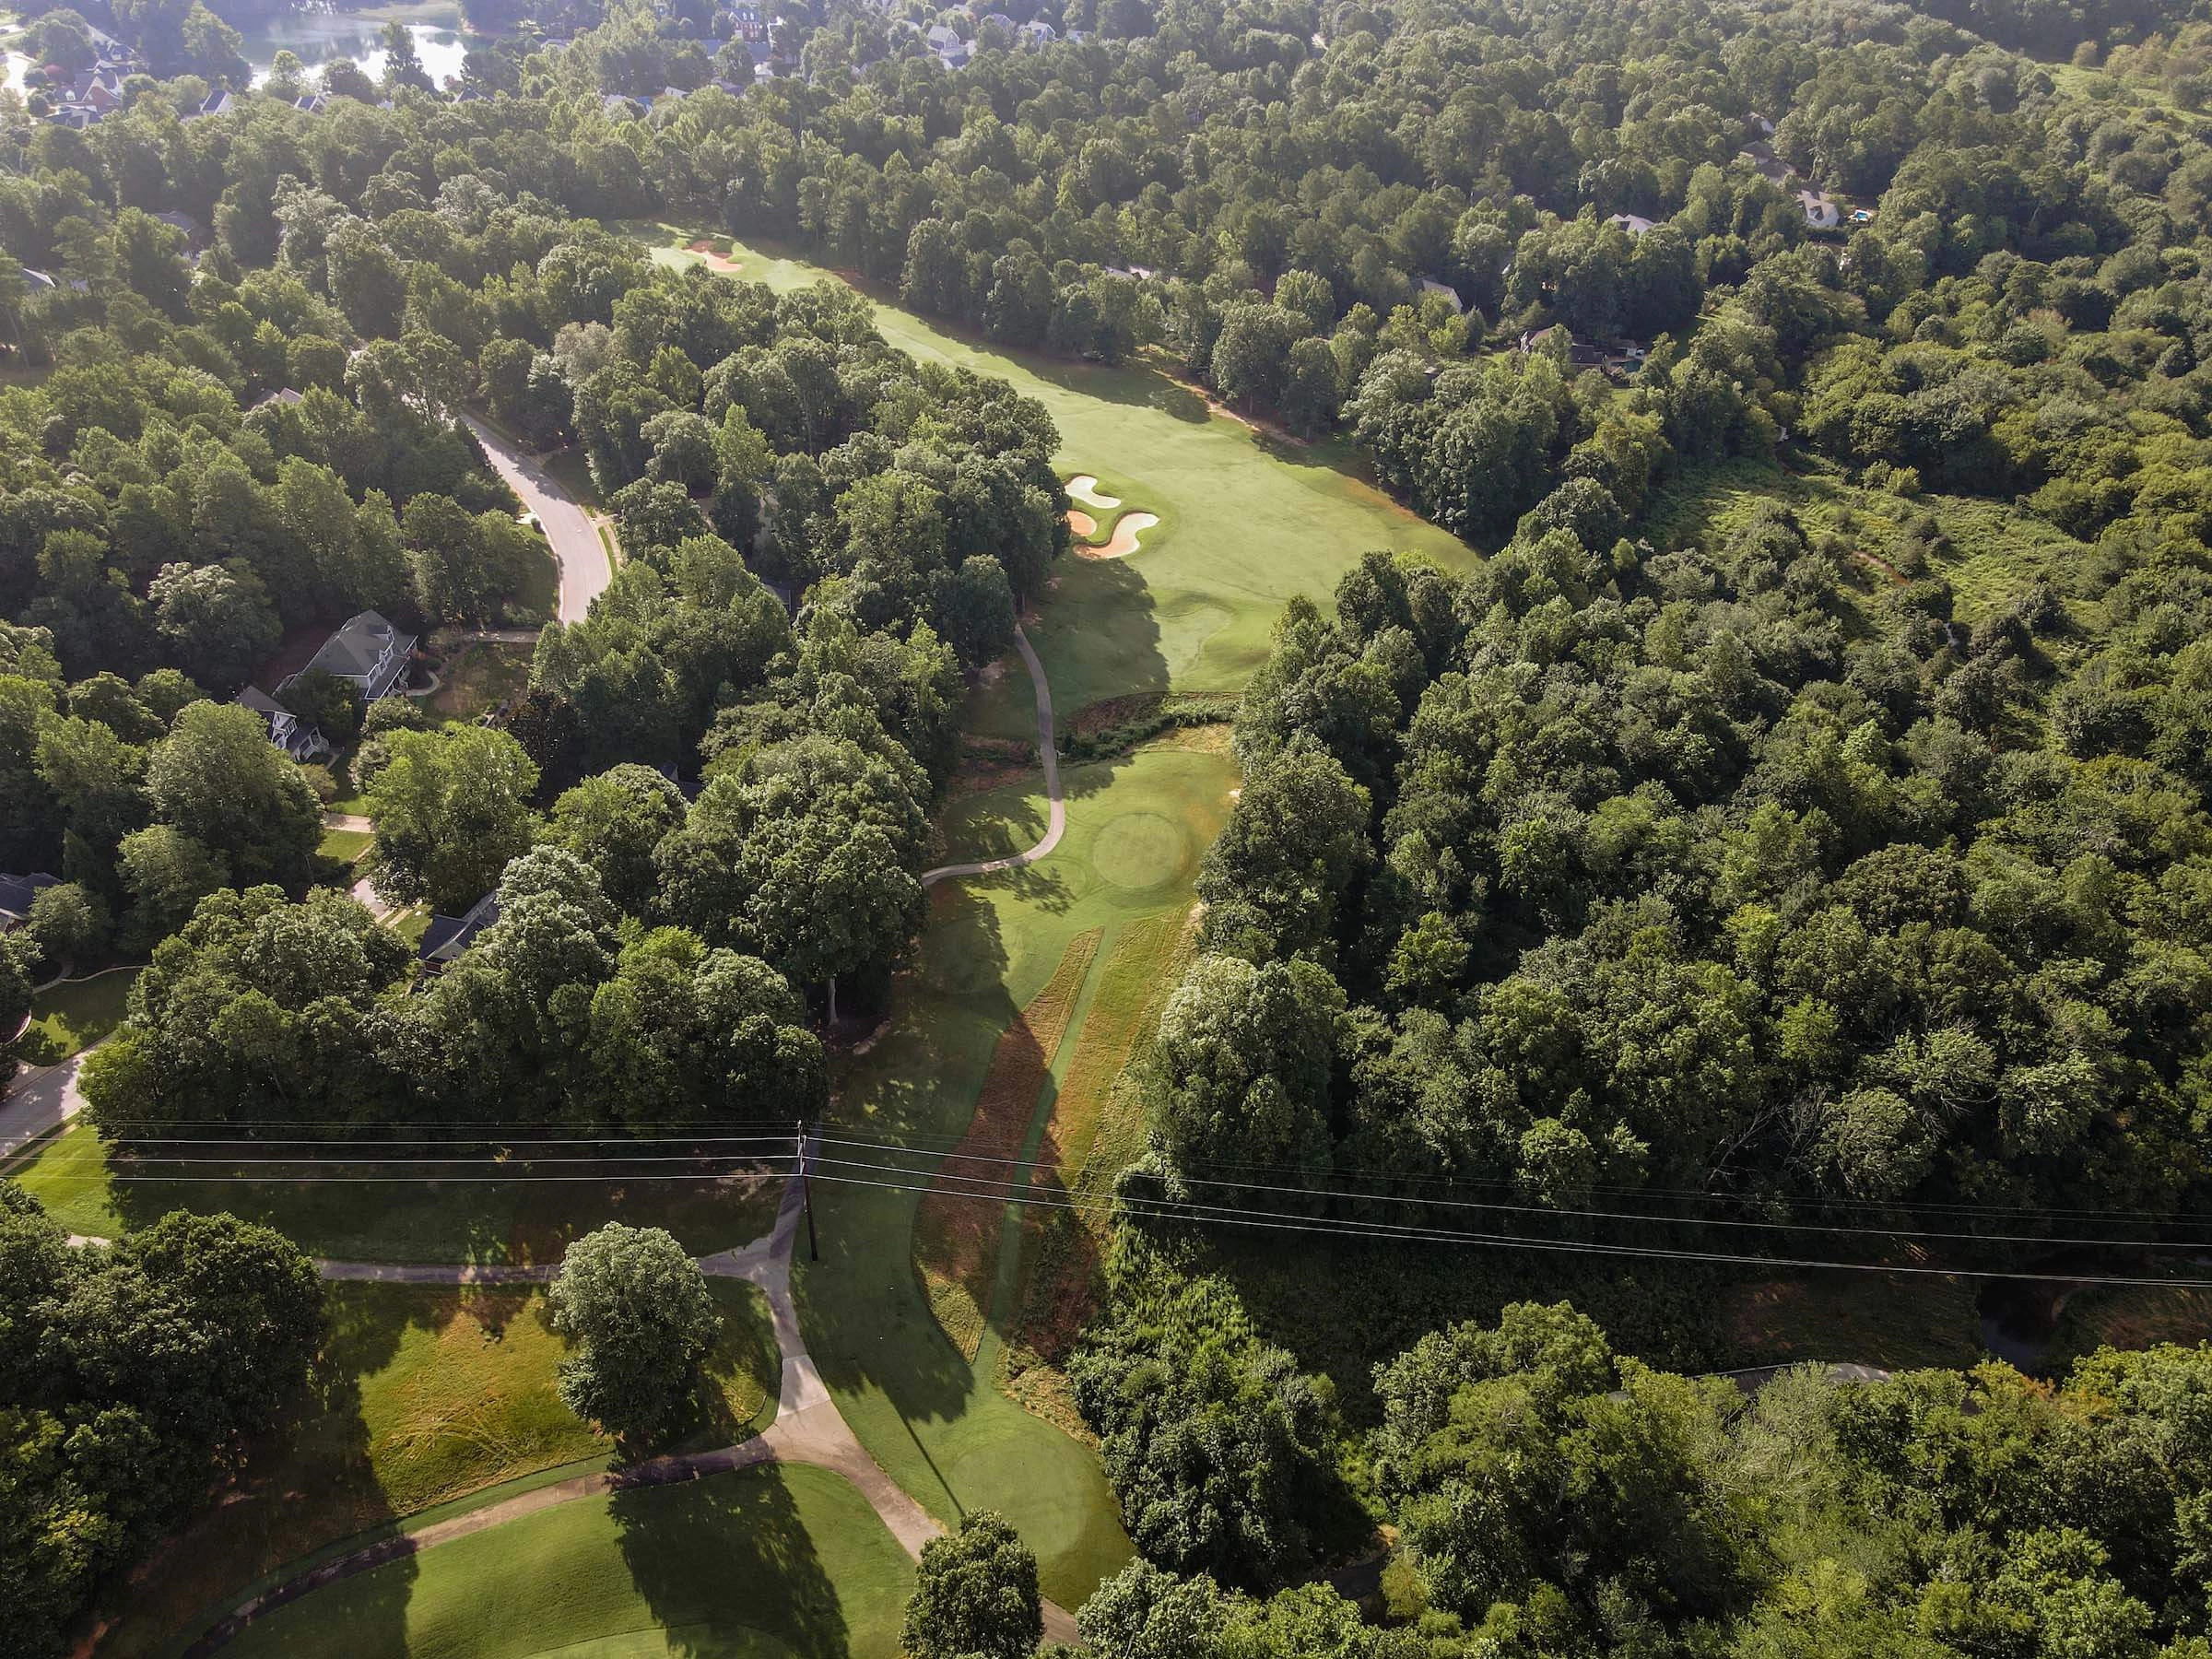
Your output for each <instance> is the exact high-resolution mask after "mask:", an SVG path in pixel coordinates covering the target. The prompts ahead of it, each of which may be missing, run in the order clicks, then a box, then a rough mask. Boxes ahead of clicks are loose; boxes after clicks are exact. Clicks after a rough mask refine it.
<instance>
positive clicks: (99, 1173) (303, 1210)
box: [16, 1123, 779, 1263]
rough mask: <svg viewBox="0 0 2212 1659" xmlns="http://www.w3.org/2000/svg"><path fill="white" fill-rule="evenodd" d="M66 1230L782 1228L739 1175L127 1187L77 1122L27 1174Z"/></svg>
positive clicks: (719, 1232)
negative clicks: (182, 1221) (181, 1217)
mask: <svg viewBox="0 0 2212 1659" xmlns="http://www.w3.org/2000/svg"><path fill="white" fill-rule="evenodd" d="M16 1179H17V1180H18V1181H19V1182H22V1184H23V1185H24V1186H25V1187H26V1188H28V1189H29V1191H30V1192H31V1193H33V1194H36V1195H37V1197H38V1198H39V1200H40V1202H41V1203H42V1204H44V1205H45V1206H46V1207H47V1209H48V1210H49V1211H50V1212H51V1213H52V1214H53V1217H54V1218H55V1219H57V1220H59V1221H60V1222H61V1223H62V1224H63V1225H64V1226H65V1227H66V1228H68V1229H69V1230H71V1231H72V1232H79V1233H88V1234H90V1235H92V1236H93V1237H95V1238H112V1237H114V1236H115V1235H116V1234H118V1233H120V1232H123V1231H125V1230H128V1229H129V1228H131V1227H133V1226H136V1225H140V1224H142V1223H144V1222H146V1221H149V1220H151V1219H153V1218H155V1217H157V1216H159V1215H161V1214H163V1213H164V1212H166V1211H168V1210H171V1209H190V1210H200V1211H210V1212H212V1211H217V1210H229V1211H230V1212H231V1213H232V1214H234V1215H240V1216H243V1217H245V1218H247V1219H248V1220H250V1221H259V1222H263V1223H265V1225H267V1226H270V1227H273V1228H275V1229H277V1231H279V1232H281V1233H284V1234H285V1235H286V1236H288V1238H290V1239H291V1240H292V1241H294V1242H296V1243H298V1244H299V1245H300V1248H301V1249H303V1250H306V1251H309V1252H311V1253H313V1254H316V1255H321V1256H330V1257H335V1258H338V1259H341V1260H350V1261H368V1262H480V1263H492V1262H544V1261H557V1260H559V1257H560V1253H561V1252H562V1251H563V1250H564V1249H566V1248H567V1246H568V1241H570V1240H571V1239H573V1238H575V1237H576V1236H577V1235H579V1234H581V1233H585V1232H589V1231H591V1230H592V1229H594V1228H595V1227H599V1226H601V1225H603V1224H604V1223H606V1222H608V1221H627V1222H629V1223H630V1224H631V1225H633V1226H651V1227H665V1228H667V1229H668V1230H670V1231H671V1232H673V1233H675V1234H676V1236H677V1238H678V1239H679V1240H681V1241H683V1243H684V1245H685V1247H686V1248H687V1249H688V1250H689V1251H691V1252H692V1253H693V1254H695V1255H706V1254H709V1253H712V1252H714V1251H718V1250H727V1249H731V1248H733V1247H735V1246H736V1245H739V1244H747V1243H750V1242H751V1241H753V1240H755V1239H757V1238H759V1237H760V1236H761V1235H762V1234H764V1233H766V1232H767V1231H768V1230H769V1229H770V1228H771V1226H772V1225H774V1222H775V1213H776V1204H777V1201H778V1198H779V1193H778V1191H777V1189H776V1186H775V1185H774V1183H773V1182H760V1181H757V1180H754V1179H752V1178H750V1177H745V1176H733V1177H730V1178H728V1179H727V1180H700V1181H661V1180H644V1179H641V1180H638V1181H635V1182H605V1181H445V1182H434V1181H390V1182H353V1181H346V1182H272V1181H253V1182H247V1181H218V1180H206V1181H194V1182H159V1181H129V1182H122V1181H118V1180H116V1179H115V1175H114V1171H112V1169H111V1168H110V1166H109V1161H108V1155H107V1151H106V1149H105V1148H104V1147H102V1146H101V1144H100V1137H99V1136H98V1135H95V1134H94V1133H93V1131H92V1130H91V1129H90V1128H89V1127H88V1126H87V1125H85V1124H81V1123H75V1124H71V1125H70V1126H69V1127H68V1128H66V1129H65V1130H64V1131H63V1132H62V1133H61V1134H60V1135H56V1136H54V1137H53V1139H52V1140H49V1141H47V1142H46V1143H44V1145H42V1146H41V1147H40V1148H39V1150H38V1154H37V1156H36V1157H35V1158H33V1159H31V1161H30V1162H29V1164H27V1165H25V1166H24V1167H23V1168H22V1169H20V1170H18V1171H17V1172H16Z"/></svg>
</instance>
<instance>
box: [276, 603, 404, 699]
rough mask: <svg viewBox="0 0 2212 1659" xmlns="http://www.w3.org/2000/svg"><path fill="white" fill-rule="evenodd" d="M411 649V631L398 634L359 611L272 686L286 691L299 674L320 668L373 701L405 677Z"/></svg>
mask: <svg viewBox="0 0 2212 1659" xmlns="http://www.w3.org/2000/svg"><path fill="white" fill-rule="evenodd" d="M414 649H415V636H414V635H413V634H408V633H401V632H400V631H399V629H396V628H394V626H393V625H392V624H391V623H390V622H388V621H386V620H385V619H384V618H382V617H380V616H379V615H377V613H376V612H374V611H363V612H361V613H360V614H359V616H357V617H353V618H348V619H347V622H346V624H345V626H343V627H342V628H340V629H338V630H337V631H336V632H335V633H334V634H332V635H331V636H330V638H329V639H327V640H325V641H323V649H322V650H320V651H318V652H316V653H315V654H314V655H313V656H312V658H310V659H309V661H308V665H307V666H306V667H305V668H302V669H301V670H300V673H299V674H294V675H288V676H287V677H285V678H284V679H283V680H282V681H281V682H280V683H279V684H278V685H277V690H279V691H285V690H288V689H289V688H291V687H292V686H293V685H294V684H296V683H297V682H298V681H299V679H300V675H305V674H312V673H313V672H314V671H315V670H316V669H318V668H320V669H321V670H322V671H323V672H324V673H325V674H328V675H332V676H334V677H336V678H338V679H342V680H347V681H349V682H351V684H352V686H353V688H354V689H355V690H357V691H359V693H360V694H361V700H362V701H363V702H374V701H375V700H377V699H378V698H380V697H382V696H383V695H384V694H385V693H386V692H388V691H390V690H391V689H392V688H394V687H395V686H397V685H398V684H399V683H400V682H401V681H402V680H404V679H406V677H407V657H408V655H409V654H410V653H412V652H413V651H414Z"/></svg>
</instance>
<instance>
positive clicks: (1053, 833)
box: [922, 622, 1067, 887]
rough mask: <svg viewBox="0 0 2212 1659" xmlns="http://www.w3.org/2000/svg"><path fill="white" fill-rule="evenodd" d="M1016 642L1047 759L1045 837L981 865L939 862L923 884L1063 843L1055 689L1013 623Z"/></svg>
mask: <svg viewBox="0 0 2212 1659" xmlns="http://www.w3.org/2000/svg"><path fill="white" fill-rule="evenodd" d="M1014 643H1015V644H1016V645H1017V646H1018V647H1019V648H1020V651H1021V664H1022V666H1023V667H1025V668H1027V669H1028V670H1029V671H1030V682H1031V683H1032V684H1033V685H1035V686H1036V688H1037V753H1038V754H1039V755H1040V756H1041V757H1042V759H1043V760H1044V795H1045V800H1046V802H1047V803H1048V810H1047V813H1046V817H1045V825H1044V839H1043V840H1042V841H1039V842H1038V843H1037V844H1036V845H1035V846H1033V847H1031V848H1030V850H1029V851H1028V852H1027V853H1013V854H1011V855H1010V856H1008V857H1006V858H986V859H984V860H983V861H982V863H980V864H952V865H938V866H937V867H936V868H935V869H934V870H924V872H923V873H922V885H923V886H924V887H934V886H935V884H936V883H938V882H940V881H943V880H945V879H946V878H947V877H951V876H988V875H990V874H991V873H992V872H993V871H994V870H1018V869H1019V868H1021V866H1022V865H1033V864H1035V863H1036V862H1037V861H1038V860H1039V859H1041V858H1042V857H1044V856H1045V854H1047V853H1050V852H1051V851H1052V850H1053V848H1054V847H1056V846H1058V845H1059V844H1060V837H1061V836H1062V835H1064V834H1065V833H1066V830H1067V799H1066V797H1065V795H1063V794H1061V793H1060V757H1059V754H1058V752H1057V751H1056V750H1055V749H1054V748H1053V688H1052V687H1051V686H1050V685H1048V684H1047V683H1046V682H1045V677H1044V665H1043V664H1042V663H1041V662H1039V661H1038V660H1037V651H1036V648H1035V647H1034V646H1032V645H1031V644H1030V636H1029V635H1028V634H1026V633H1024V632H1023V631H1022V630H1021V624H1020V623H1018V622H1017V623H1016V624H1015V625H1014Z"/></svg>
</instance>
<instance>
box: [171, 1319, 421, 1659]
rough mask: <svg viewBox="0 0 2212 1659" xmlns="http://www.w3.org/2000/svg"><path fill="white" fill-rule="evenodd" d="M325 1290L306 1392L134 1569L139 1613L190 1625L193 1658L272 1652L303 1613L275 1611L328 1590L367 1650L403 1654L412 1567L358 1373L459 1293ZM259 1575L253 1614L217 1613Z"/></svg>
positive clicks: (368, 1370)
mask: <svg viewBox="0 0 2212 1659" xmlns="http://www.w3.org/2000/svg"><path fill="white" fill-rule="evenodd" d="M328 1290H329V1288H326V1297H325V1304H324V1305H325V1309H326V1315H327V1318H328V1320H329V1324H328V1327H327V1331H326V1334H325V1335H324V1343H323V1347H322V1351H321V1352H320V1353H319V1354H318V1355H317V1357H316V1359H315V1362H314V1365H313V1367H312V1369H311V1371H309V1374H308V1379H307V1383H306V1386H305V1387H304V1388H303V1389H302V1390H301V1391H300V1394H298V1395H297V1396H296V1397H295V1398H294V1400H293V1401H292V1402H291V1403H290V1404H289V1405H288V1406H287V1407H286V1409H285V1411H284V1413H283V1415H282V1416H281V1417H280V1418H278V1420H277V1422H276V1423H275V1424H273V1425H272V1426H271V1428H270V1430H268V1431H267V1432H266V1433H265V1434H263V1435H261V1436H258V1437H256V1439H255V1440H254V1441H253V1443H252V1444H250V1445H249V1446H248V1448H247V1450H246V1453H245V1458H244V1462H243V1465H242V1466H241V1469H240V1471H239V1473H238V1475H237V1477H235V1478H234V1479H233V1480H232V1481H231V1483H230V1484H229V1487H228V1488H226V1489H225V1490H224V1491H223V1492H222V1493H221V1494H220V1495H219V1497H218V1498H217V1499H216V1500H215V1501H214V1504H213V1506H212V1507H211V1508H209V1509H207V1510H205V1511H203V1512H201V1513H200V1514H199V1515H197V1516H196V1517H195V1518H194V1520H193V1521H192V1523H191V1524H188V1525H187V1526H185V1527H184V1528H182V1530H180V1531H179V1532H178V1533H176V1534H175V1535H172V1536H171V1539H170V1540H169V1541H168V1543H167V1544H166V1545H165V1546H164V1547H163V1548H162V1549H161V1551H160V1552H159V1554H157V1555H156V1556H155V1557H154V1558H153V1559H151V1560H149V1561H148V1562H147V1564H146V1566H145V1567H144V1568H143V1569H141V1570H140V1571H138V1573H137V1574H135V1581H134V1583H133V1586H132V1594H131V1601H132V1606H133V1612H134V1615H135V1616H137V1617H144V1618H148V1619H149V1620H152V1621H155V1622H158V1623H160V1624H165V1625H168V1626H170V1627H171V1628H173V1629H178V1630H197V1631H199V1634H198V1635H197V1636H196V1637H195V1639H194V1641H192V1643H191V1644H190V1646H189V1647H187V1648H186V1649H185V1650H184V1651H185V1652H186V1653H188V1654H195V1655H196V1654H199V1653H212V1652H213V1651H215V1649H216V1648H218V1647H223V1646H225V1645H226V1644H229V1643H232V1642H233V1641H237V1643H238V1649H237V1651H242V1652H249V1653H250V1652H253V1651H254V1650H255V1649H256V1647H258V1646H260V1645H261V1637H262V1635H263V1634H265V1635H266V1636H267V1637H268V1638H269V1641H268V1643H267V1651H269V1652H273V1653H276V1652H284V1651H287V1647H288V1642H287V1640H286V1639H285V1638H283V1637H282V1636H281V1634H280V1632H281V1631H283V1630H286V1629H288V1628H298V1627H297V1626H296V1625H295V1623H294V1621H295V1620H298V1619H300V1618H305V1617H307V1616H306V1615H287V1614H285V1613H284V1612H283V1611H282V1610H283V1609H284V1608H286V1607H288V1606H291V1605H292V1604H293V1603H295V1602H298V1601H300V1600H301V1599H302V1598H304V1597H305V1596H307V1595H309V1594H313V1593H314V1592H316V1591H320V1590H324V1589H326V1588H327V1589H330V1591H331V1594H332V1596H333V1597H334V1598H337V1599H339V1600H340V1601H341V1603H342V1606H343V1616H344V1620H345V1624H346V1627H347V1630H349V1632H358V1633H359V1636H360V1639H361V1641H362V1642H363V1644H364V1650H365V1651H371V1652H394V1653H397V1652H404V1651H405V1648H406V1607H407V1603H408V1601H409V1599H410V1597H411V1596H412V1594H413V1586H414V1583H415V1580H416V1578H417V1576H418V1568H417V1566H416V1564H415V1561H414V1559H413V1554H414V1551H413V1547H412V1546H411V1545H410V1544H409V1543H408V1541H407V1540H406V1537H405V1536H404V1535H402V1534H401V1533H400V1530H399V1528H400V1524H401V1522H402V1520H403V1519H404V1517H403V1516H402V1515H401V1514H400V1513H399V1512H398V1511H397V1509H396V1508H395V1507H394V1504H393V1503H392V1501H391V1500H390V1498H389V1496H388V1494H387V1493H386V1492H385V1490H384V1488H383V1485H382V1480H381V1479H380V1477H379V1476H378V1474H377V1471H376V1469H375V1466H374V1464H373V1462H372V1460H371V1439H370V1432H369V1425H368V1422H367V1420H366V1418H365V1416H364V1412H363V1403H362V1397H361V1386H360V1380H361V1379H362V1378H363V1377H364V1376H368V1375H371V1374H372V1373H374V1372H376V1371H381V1370H382V1369H383V1368H384V1367H385V1366H387V1365H389V1364H390V1363H391V1362H392V1360H393V1359H394V1357H395V1356H396V1355H397V1354H398V1352H399V1349H400V1347H401V1345H402V1343H403V1342H404V1341H405V1340H406V1335H407V1333H408V1332H409V1331H410V1330H411V1329H418V1328H419V1329H431V1330H439V1329H442V1328H443V1327H444V1326H445V1325H446V1324H449V1323H450V1322H451V1321H452V1320H453V1318H454V1317H455V1316H456V1315H457V1314H458V1313H459V1312H460V1310H461V1307H462V1301H463V1299H462V1296H461V1295H460V1294H459V1293H456V1292H450V1291H449V1292H443V1293H423V1292H418V1291H411V1290H409V1289H407V1288H402V1287H396V1286H349V1287H346V1288H344V1289H343V1290H339V1291H336V1292H335V1293H327V1292H328ZM268 1579H275V1580H277V1581H278V1582H277V1583H275V1584H273V1585H269V1586H266V1588H265V1597H264V1599H263V1600H262V1601H261V1602H260V1603H259V1604H258V1605H256V1606H254V1607H253V1610H252V1612H251V1613H250V1614H247V1615H242V1616H241V1615H236V1614H227V1613H225V1614H224V1616H222V1617H217V1615H218V1613H223V1611H224V1609H227V1608H229V1607H231V1606H235V1605H236V1604H237V1603H238V1601H239V1600H241V1598H242V1597H243V1596H244V1595H245V1594H247V1593H248V1592H249V1591H251V1590H252V1589H253V1587H254V1586H255V1585H256V1584H258V1583H262V1582H263V1581H264V1580H268ZM339 1585H343V1588H342V1589H340V1588H335V1586H339ZM325 1606H327V1604H318V1606H317V1610H316V1614H315V1617H316V1618H322V1617H324V1609H325ZM211 1620H212V1622H210V1621H211ZM265 1625H266V1626H267V1627H268V1629H267V1630H266V1631H265V1632H263V1631H261V1630H259V1629H258V1627H262V1626H265ZM249 1630H253V1631H254V1632H255V1634H254V1635H253V1637H251V1638H248V1637H246V1636H245V1634H244V1633H245V1632H247V1631H249Z"/></svg>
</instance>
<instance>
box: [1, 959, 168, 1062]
mask: <svg viewBox="0 0 2212 1659" xmlns="http://www.w3.org/2000/svg"><path fill="white" fill-rule="evenodd" d="M137 979H138V970H137V969H135V968H117V969H114V970H112V971H110V972H107V973H101V974H96V975H93V976H92V977H90V978H87V979H81V980H64V981H63V982H61V983H60V984H58V985H55V986H53V988H52V989H50V990H45V991H41V992H40V993H39V994H37V995H36V996H34V997H32V998H31V999H30V1027H29V1030H26V1031H25V1032H24V1033H23V1036H22V1038H21V1040H20V1041H18V1043H17V1044H16V1057H17V1058H18V1059H19V1060H21V1061H22V1062H23V1063H24V1064H25V1065H54V1064H56V1063H57V1062H59V1061H63V1060H66V1059H68V1058H69V1056H70V1055H72V1054H75V1053H80V1052H81V1051H83V1050H85V1049H88V1048H90V1047H91V1046H92V1045H93V1044H94V1043H96V1042H98V1041H100V1039H102V1038H103V1037H105V1036H106V1035H107V1034H108V1033H109V1032H110V1031H112V1030H114V1029H115V1028H116V1027H117V1026H118V1025H120V1024H122V1023H123V1015H124V1007H125V1006H126V1005H127V1004H128V1003H129V1001H130V996H131V986H132V985H134V984H135V983H136V982H137Z"/></svg>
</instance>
